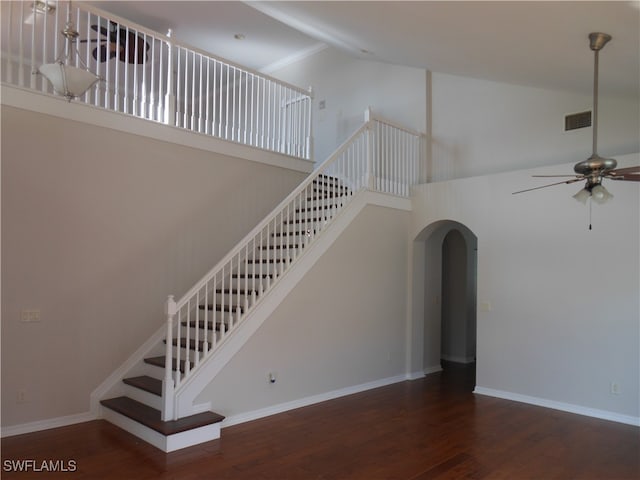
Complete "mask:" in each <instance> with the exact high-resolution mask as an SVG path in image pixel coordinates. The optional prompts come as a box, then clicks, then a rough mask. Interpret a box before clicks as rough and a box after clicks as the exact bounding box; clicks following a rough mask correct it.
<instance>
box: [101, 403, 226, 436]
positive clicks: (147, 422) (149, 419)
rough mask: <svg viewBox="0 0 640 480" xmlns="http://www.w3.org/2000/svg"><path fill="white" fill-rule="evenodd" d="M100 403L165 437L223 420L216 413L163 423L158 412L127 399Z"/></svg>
mask: <svg viewBox="0 0 640 480" xmlns="http://www.w3.org/2000/svg"><path fill="white" fill-rule="evenodd" d="M100 403H101V404H102V405H103V406H105V407H107V408H110V409H111V410H113V411H115V412H118V413H120V414H122V415H124V416H126V417H129V418H131V419H132V420H135V421H136V422H138V423H141V424H142V425H144V426H146V427H148V428H150V429H152V430H155V431H156V432H158V433H161V434H162V435H165V436H169V435H174V434H176V433H180V432H185V431H187V430H192V429H194V428H199V427H204V426H207V425H211V424H214V423H218V422H221V421H222V420H224V417H223V416H222V415H219V414H217V413H214V412H203V413H198V414H195V415H190V416H188V417H184V418H180V419H178V420H171V421H168V422H163V421H162V417H161V414H160V411H159V410H156V409H155V408H151V407H149V406H148V405H145V404H144V403H140V402H138V401H136V400H133V399H132V398H129V397H116V398H110V399H108V400H102V401H101V402H100Z"/></svg>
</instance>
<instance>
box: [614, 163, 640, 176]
mask: <svg viewBox="0 0 640 480" xmlns="http://www.w3.org/2000/svg"><path fill="white" fill-rule="evenodd" d="M609 173H613V174H614V175H620V174H623V175H624V174H627V173H636V174H640V165H638V166H636V167H626V168H616V169H615V170H611V171H610V172H609Z"/></svg>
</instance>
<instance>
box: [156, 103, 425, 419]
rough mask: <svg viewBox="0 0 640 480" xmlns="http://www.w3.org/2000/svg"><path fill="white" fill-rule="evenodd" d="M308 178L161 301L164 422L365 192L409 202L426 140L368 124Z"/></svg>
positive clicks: (376, 122) (376, 121)
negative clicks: (192, 280)
mask: <svg viewBox="0 0 640 480" xmlns="http://www.w3.org/2000/svg"><path fill="white" fill-rule="evenodd" d="M365 120H366V123H365V124H364V125H363V126H362V127H360V128H359V129H358V131H356V132H355V133H354V134H353V135H352V136H351V137H350V138H349V139H348V140H347V141H346V142H345V143H344V144H343V145H342V146H341V147H339V148H338V150H336V152H335V153H334V154H333V155H332V156H331V157H330V158H328V159H327V160H326V161H325V162H324V163H322V165H320V166H319V167H318V168H317V169H316V170H315V171H314V172H313V173H312V174H311V175H310V176H309V177H307V178H306V179H305V180H304V181H303V182H302V183H301V184H300V185H299V186H298V187H297V188H296V189H295V190H294V191H293V192H292V193H291V194H290V195H289V196H288V197H287V198H285V199H284V200H283V201H282V202H281V203H280V204H279V205H278V206H277V207H276V208H275V209H274V210H273V211H272V212H271V214H269V215H268V216H267V217H266V218H265V219H264V220H263V221H262V222H260V224H258V225H257V226H256V227H255V228H254V229H253V230H252V231H251V232H249V234H248V235H246V236H245V238H244V239H243V240H242V241H241V242H240V243H238V245H237V246H236V247H235V248H234V249H233V250H231V251H230V252H229V253H228V254H227V255H226V256H225V257H224V258H223V259H222V260H221V261H220V262H219V263H218V264H217V265H216V266H215V267H214V268H213V269H212V270H210V271H209V273H207V274H206V275H205V276H204V277H203V278H202V279H201V280H200V281H199V282H198V283H197V284H196V285H195V286H194V287H193V288H191V290H189V291H188V292H187V293H186V294H185V295H184V296H183V297H182V298H180V299H179V300H178V301H175V300H174V298H173V296H170V297H169V299H168V300H167V303H166V312H167V338H166V351H165V356H166V359H165V379H164V382H163V401H164V408H163V419H165V420H174V419H177V418H178V416H177V411H176V409H175V408H174V405H175V392H176V391H177V390H178V389H179V388H180V386H181V385H182V384H183V383H184V382H185V381H186V380H187V379H189V378H190V377H191V376H192V375H194V374H195V372H196V371H197V370H198V366H199V365H200V364H201V363H202V362H205V361H207V359H208V358H210V356H211V355H213V353H214V352H215V351H216V350H217V349H218V348H219V347H220V346H221V345H222V344H223V343H224V342H225V340H226V339H227V338H228V337H229V335H231V334H232V333H233V332H234V330H235V329H236V328H237V327H238V326H239V325H240V324H241V323H242V321H243V319H244V318H245V317H246V316H247V315H248V314H249V313H250V312H251V311H252V309H254V308H255V307H256V306H257V305H258V304H259V302H260V300H261V299H262V298H263V297H264V296H265V295H266V294H267V293H268V292H269V290H271V289H272V288H273V286H274V285H275V284H276V282H278V280H279V279H280V278H281V277H282V276H283V275H284V274H285V273H286V271H287V270H288V269H289V268H290V267H291V265H292V264H294V263H295V262H296V260H297V259H298V258H299V256H300V255H303V254H304V249H305V248H306V247H308V246H309V245H310V244H311V243H312V242H313V241H314V239H315V238H316V237H317V236H318V235H320V234H321V233H322V232H323V231H324V230H325V229H326V228H327V227H328V225H329V223H330V222H331V220H332V219H333V218H335V216H336V215H337V214H338V213H339V212H340V211H341V210H342V209H343V208H345V206H346V205H348V204H349V202H350V201H351V200H352V198H353V196H354V195H355V194H356V193H357V192H358V191H360V190H362V189H365V188H366V189H370V190H374V191H378V192H382V193H388V194H393V195H398V196H404V197H407V196H409V189H410V186H411V185H414V184H416V183H418V181H419V180H420V178H419V177H420V165H421V163H422V162H421V158H422V152H423V147H422V145H423V143H424V142H423V136H422V135H421V134H419V133H418V132H415V131H411V130H409V129H405V128H402V127H399V126H397V125H394V124H393V123H392V122H389V121H386V120H383V119H380V118H373V117H372V115H371V112H370V111H369V110H367V112H366V114H365Z"/></svg>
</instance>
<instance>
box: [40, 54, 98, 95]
mask: <svg viewBox="0 0 640 480" xmlns="http://www.w3.org/2000/svg"><path fill="white" fill-rule="evenodd" d="M38 71H39V72H40V73H41V74H42V75H44V76H45V77H46V79H47V80H49V81H50V82H51V85H53V90H54V91H55V92H56V93H57V94H59V95H63V96H64V97H66V98H67V99H68V100H71V99H72V98H76V97H79V96H80V95H82V94H83V93H84V92H86V91H87V90H89V89H90V88H91V87H92V86H93V85H95V83H96V82H97V81H98V80H100V77H97V76H96V75H94V74H93V73H91V72H89V71H87V70H84V69H82V68H78V67H72V66H70V65H65V64H64V63H62V62H56V63H46V64H44V65H41V66H40V68H39V69H38Z"/></svg>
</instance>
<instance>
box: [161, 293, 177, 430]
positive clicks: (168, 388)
mask: <svg viewBox="0 0 640 480" xmlns="http://www.w3.org/2000/svg"><path fill="white" fill-rule="evenodd" d="M165 313H166V315H167V335H166V340H167V341H166V349H165V358H164V381H163V382H162V420H163V421H165V422H166V421H168V420H174V418H173V416H174V412H173V410H174V408H173V391H174V382H173V374H172V373H173V352H172V351H171V349H172V346H173V319H174V317H175V316H176V313H177V304H176V301H175V300H174V299H173V295H169V298H168V299H167V303H166V304H165Z"/></svg>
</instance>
